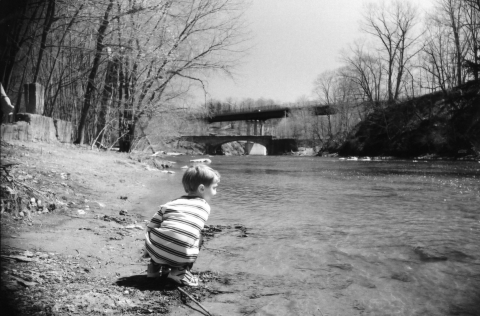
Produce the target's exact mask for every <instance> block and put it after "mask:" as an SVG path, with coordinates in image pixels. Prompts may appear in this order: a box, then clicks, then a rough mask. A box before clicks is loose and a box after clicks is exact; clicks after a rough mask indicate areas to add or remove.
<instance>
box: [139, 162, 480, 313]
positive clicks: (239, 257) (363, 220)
mask: <svg viewBox="0 0 480 316" xmlns="http://www.w3.org/2000/svg"><path fill="white" fill-rule="evenodd" d="M196 158H198V157H196ZM188 159H192V158H191V157H175V159H172V160H175V161H176V162H177V164H176V168H175V170H176V171H177V172H176V174H175V175H171V176H170V177H160V178H161V179H160V178H159V179H157V180H156V181H159V182H162V183H163V184H162V188H165V187H166V189H165V190H163V191H162V192H160V193H159V195H158V196H156V197H155V201H157V202H158V203H160V202H164V201H167V200H169V199H171V198H173V197H176V196H178V195H179V194H181V193H182V187H181V183H180V182H181V180H180V179H181V174H182V171H181V169H180V167H181V166H183V165H186V164H188ZM210 159H212V164H211V167H213V168H215V169H217V170H218V171H219V172H220V173H221V183H220V186H219V189H218V195H217V196H216V197H215V199H214V200H213V201H212V203H211V206H212V214H211V216H210V219H209V223H208V224H221V225H231V224H242V225H245V226H246V227H247V228H248V237H247V238H237V239H236V240H234V242H233V243H232V244H231V245H226V246H225V247H224V248H225V250H226V251H228V252H229V253H230V254H231V256H226V257H225V258H223V259H222V260H221V262H217V261H218V260H217V261H216V260H210V261H209V262H201V260H202V254H200V258H199V264H200V263H201V266H202V267H205V266H207V267H208V268H209V269H210V270H214V271H219V272H223V273H237V274H238V275H241V276H243V278H244V279H243V284H244V287H243V289H245V290H248V289H250V290H252V288H255V287H256V286H257V287H259V286H261V287H262V288H263V289H266V290H265V291H263V292H264V293H263V294H265V293H266V294H269V295H264V296H265V297H266V296H268V297H267V298H268V301H270V302H274V304H272V305H271V306H266V307H264V308H259V309H256V310H255V313H254V314H255V315H330V316H332V315H418V316H420V315H480V164H479V163H478V162H446V161H428V162H424V161H418V162H415V161H401V160H394V161H392V160H391V161H341V160H338V159H336V158H335V159H333V158H320V157H291V156H235V157H231V156H229V157H225V156H214V157H210ZM165 182H167V183H168V184H169V185H167V186H165V185H164V183H165ZM152 203H153V202H152ZM149 212H150V213H151V211H149ZM150 213H149V214H148V215H150ZM211 242H212V243H213V244H212V245H214V246H215V244H214V239H213V240H212V241H211ZM217 246H218V245H217ZM268 291H270V292H268ZM267 292H268V293H267ZM247 312H248V310H246V311H245V313H247ZM247 314H248V313H247ZM252 315H253V314H252Z"/></svg>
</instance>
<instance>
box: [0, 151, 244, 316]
mask: <svg viewBox="0 0 480 316" xmlns="http://www.w3.org/2000/svg"><path fill="white" fill-rule="evenodd" d="M2 145H3V144H2ZM4 161H8V162H13V163H18V164H17V165H15V166H13V167H11V168H10V169H9V170H10V172H9V175H10V176H12V177H13V178H14V179H15V180H16V181H17V182H16V183H17V184H19V183H21V184H22V185H21V186H20V185H17V189H22V188H23V189H25V188H33V189H35V190H38V191H33V192H35V193H38V192H41V193H43V198H44V199H46V200H45V201H43V205H45V206H46V207H45V208H44V210H47V206H48V208H50V206H51V204H55V209H54V210H50V211H48V212H47V211H45V212H42V213H41V214H38V213H36V212H32V214H31V220H28V219H27V218H26V217H20V216H17V214H16V213H15V212H12V211H10V210H9V209H8V207H5V208H4V210H3V211H2V215H1V225H2V230H1V237H2V238H1V252H2V257H1V259H2V271H1V276H2V286H1V292H2V293H1V297H2V310H7V311H9V312H10V313H11V314H12V315H13V314H18V315H33V314H35V315H68V314H71V315H102V314H105V315H109V314H111V315H113V314H120V313H121V314H123V315H138V314H165V313H168V312H170V313H171V314H172V315H202V314H205V313H204V312H203V311H202V310H201V309H200V308H199V307H198V306H197V305H196V304H195V303H194V302H192V301H191V300H189V299H188V300H187V301H185V302H184V303H185V304H184V303H182V299H181V297H180V294H179V292H178V291H177V290H176V287H175V286H174V285H173V284H171V283H169V282H160V281H158V280H157V281H150V280H147V279H146V273H145V269H146V264H147V262H148V260H146V259H141V249H142V245H143V231H144V230H143V229H144V225H145V220H147V218H144V217H143V216H142V215H139V214H141V213H142V212H141V210H143V209H144V208H145V207H147V205H145V200H146V199H145V197H147V196H148V195H151V194H153V192H152V190H151V189H149V188H148V187H147V186H148V181H149V180H151V179H152V177H168V176H169V174H168V173H162V172H161V171H152V169H153V168H151V167H149V166H148V165H146V164H144V163H140V162H138V160H133V159H131V158H130V157H129V155H128V154H120V153H115V152H110V153H105V152H96V151H91V150H86V149H81V148H77V147H74V146H70V147H62V146H55V145H49V144H40V143H21V144H14V145H13V146H11V145H6V146H2V162H4ZM2 185H10V184H9V183H7V182H5V181H3V182H2ZM10 187H12V185H10ZM20 191H22V190H20ZM27 191H28V190H23V193H25V192H27ZM33 192H32V191H30V193H28V192H27V194H26V195H29V196H28V197H29V198H31V197H32V196H35V194H34V193H33ZM36 195H37V199H38V194H36ZM24 197H25V196H24ZM24 201H25V199H24ZM24 209H25V206H24ZM24 215H27V214H24ZM223 230H225V232H230V233H231V234H241V233H242V232H241V229H239V228H237V229H236V228H234V227H230V228H227V227H224V228H223ZM212 231H213V230H212ZM205 252H206V254H205V258H204V260H205V262H208V260H212V259H211V258H209V256H216V255H217V254H218V253H217V254H216V252H215V251H214V250H211V251H205ZM203 268H205V266H203ZM195 272H196V273H199V276H200V279H201V281H202V282H201V287H200V288H199V289H195V290H193V289H187V291H189V292H190V293H193V295H194V297H196V298H197V299H199V300H201V301H205V300H206V299H207V298H209V297H213V296H215V295H219V294H223V295H227V294H228V295H232V293H234V292H233V291H232V289H229V286H228V284H229V280H228V276H222V275H219V274H217V273H214V272H210V271H208V270H207V269H202V268H200V269H196V271H194V273H195ZM210 305H211V306H210V308H211V309H212V310H211V311H212V314H217V315H236V314H237V313H236V312H235V311H234V309H235V306H234V305H232V304H230V305H232V306H229V310H231V313H230V311H228V310H225V304H218V303H217V304H210ZM227 305H228V304H227ZM4 315H5V314H4Z"/></svg>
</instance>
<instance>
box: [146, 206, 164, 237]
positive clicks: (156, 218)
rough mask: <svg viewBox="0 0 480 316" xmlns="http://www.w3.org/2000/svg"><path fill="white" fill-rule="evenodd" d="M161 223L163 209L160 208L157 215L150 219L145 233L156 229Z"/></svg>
mask: <svg viewBox="0 0 480 316" xmlns="http://www.w3.org/2000/svg"><path fill="white" fill-rule="evenodd" d="M162 222H163V207H160V210H158V212H157V213H155V215H154V216H153V217H152V219H151V220H150V222H149V223H148V224H147V231H150V230H151V229H152V228H158V227H160V225H161V224H162Z"/></svg>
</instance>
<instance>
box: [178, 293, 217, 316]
mask: <svg viewBox="0 0 480 316" xmlns="http://www.w3.org/2000/svg"><path fill="white" fill-rule="evenodd" d="M177 290H179V291H180V293H183V294H185V295H186V296H188V298H189V299H191V300H192V301H194V302H195V304H197V305H198V306H200V308H201V309H203V310H204V311H205V312H206V313H207V314H208V315H209V316H213V315H212V314H210V312H209V311H208V310H207V309H206V308H205V307H203V306H202V304H200V303H199V302H198V301H197V300H196V299H194V298H193V296H191V295H190V294H188V293H187V292H186V291H185V290H184V289H182V288H181V287H177Z"/></svg>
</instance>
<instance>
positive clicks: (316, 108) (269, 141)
mask: <svg viewBox="0 0 480 316" xmlns="http://www.w3.org/2000/svg"><path fill="white" fill-rule="evenodd" d="M302 109H309V110H310V111H311V112H312V114H313V115H332V114H335V113H336V112H335V110H334V109H333V108H331V107H330V106H326V105H313V106H306V107H303V108H295V107H293V108H292V107H279V106H275V105H274V106H271V107H263V108H256V109H250V110H247V111H224V112H222V111H219V112H217V113H213V114H211V115H210V116H207V117H205V118H204V119H205V120H206V121H207V122H208V123H216V122H232V121H246V123H247V135H236V136H217V135H210V136H183V137H181V139H182V140H185V141H190V142H194V143H201V144H205V145H206V147H207V152H208V153H209V154H216V153H217V149H218V148H219V147H220V146H221V145H222V144H226V143H230V142H234V141H246V142H247V146H246V149H247V152H250V150H251V148H252V146H253V144H255V143H256V144H260V145H263V146H265V148H266V149H267V155H279V154H283V153H285V152H291V151H297V150H298V146H297V143H296V140H295V139H293V138H275V137H274V136H267V135H265V121H266V120H268V119H278V118H287V117H289V116H290V115H291V113H292V112H294V111H295V110H302ZM252 127H253V131H252ZM252 132H253V133H252Z"/></svg>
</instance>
